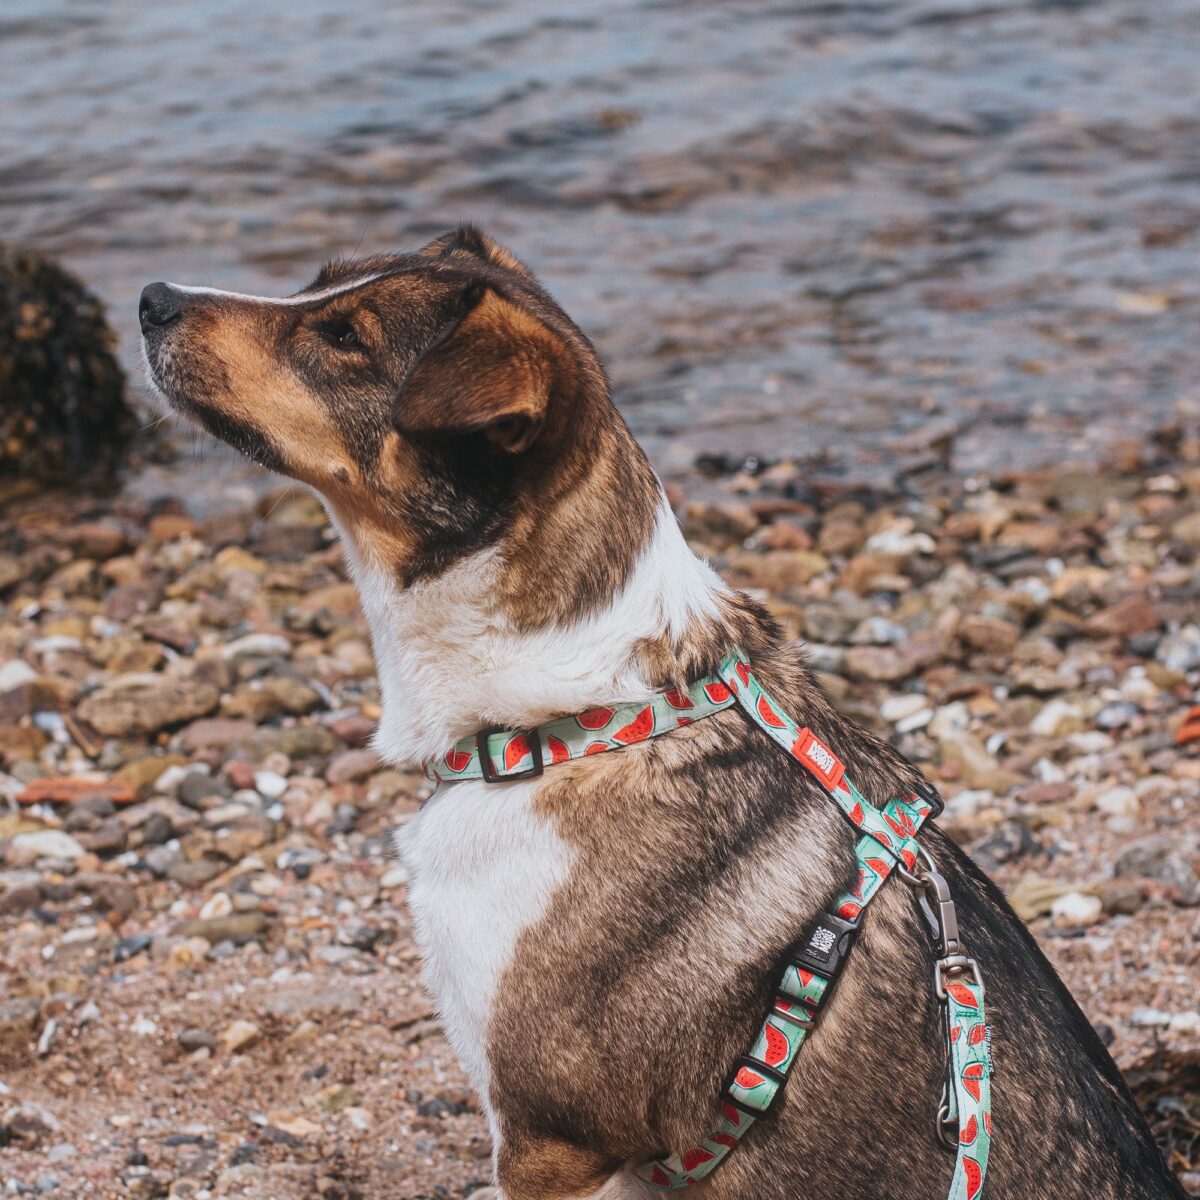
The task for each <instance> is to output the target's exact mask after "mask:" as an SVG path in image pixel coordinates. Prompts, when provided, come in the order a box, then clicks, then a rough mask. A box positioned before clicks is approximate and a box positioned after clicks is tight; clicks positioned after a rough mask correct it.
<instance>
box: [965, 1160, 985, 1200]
mask: <svg viewBox="0 0 1200 1200" xmlns="http://www.w3.org/2000/svg"><path fill="white" fill-rule="evenodd" d="M963 1175H964V1176H965V1178H966V1181H967V1200H975V1197H976V1196H978V1195H979V1189H980V1188H981V1187H983V1171H982V1170H981V1169H980V1166H979V1164H978V1163H977V1162H976V1161H975V1160H974V1159H973V1158H964V1159H963Z"/></svg>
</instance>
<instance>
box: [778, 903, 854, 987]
mask: <svg viewBox="0 0 1200 1200" xmlns="http://www.w3.org/2000/svg"><path fill="white" fill-rule="evenodd" d="M857 935H858V926H857V925H855V924H853V923H852V922H850V921H846V920H843V919H842V918H841V917H838V916H835V915H834V914H833V913H822V914H821V915H820V916H819V917H818V918H817V921H816V924H815V925H813V927H812V928H811V929H810V930H809V931H808V933H807V934H806V935H805V936H804V937H803V938H802V939H801V940H800V941H798V942H797V943H796V944H795V945H794V946H793V947H792V948H791V950H790V951H789V952H788V960H789V961H790V962H792V963H794V964H795V965H796V966H797V967H802V968H803V969H804V970H806V971H814V972H815V973H816V974H818V975H824V976H825V978H826V979H828V980H829V983H830V985H832V984H833V981H834V980H835V979H836V978H837V976H838V974H839V972H840V971H841V969H842V967H843V965H844V964H845V962H846V956H847V955H848V954H849V953H850V949H851V947H852V946H853V945H854V939H855V937H856V936H857Z"/></svg>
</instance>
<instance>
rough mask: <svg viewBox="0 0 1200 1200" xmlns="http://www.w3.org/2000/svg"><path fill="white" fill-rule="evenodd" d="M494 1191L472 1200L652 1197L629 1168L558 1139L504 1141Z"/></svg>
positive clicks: (478, 1194) (640, 1199) (633, 1199)
mask: <svg viewBox="0 0 1200 1200" xmlns="http://www.w3.org/2000/svg"><path fill="white" fill-rule="evenodd" d="M496 1166H497V1171H496V1173H497V1180H498V1185H497V1186H496V1187H495V1188H485V1189H483V1190H482V1191H478V1192H472V1193H471V1200H475V1198H476V1197H478V1200H645V1198H646V1197H648V1196H649V1195H650V1194H651V1193H650V1191H649V1190H648V1188H647V1186H646V1185H645V1184H643V1183H642V1182H641V1181H640V1180H639V1179H637V1178H636V1176H634V1175H632V1174H630V1173H629V1172H628V1171H627V1170H626V1169H625V1167H624V1165H620V1166H617V1167H616V1168H615V1169H614V1166H613V1163H612V1160H611V1159H609V1158H606V1157H605V1156H604V1155H601V1154H597V1153H596V1152H595V1151H593V1150H586V1149H584V1148H583V1147H580V1146H573V1145H570V1144H568V1143H567V1142H562V1141H559V1140H558V1139H556V1138H541V1137H539V1138H523V1139H522V1140H521V1141H520V1143H519V1144H518V1143H514V1142H510V1141H504V1142H502V1143H501V1146H500V1152H499V1154H497V1156H496Z"/></svg>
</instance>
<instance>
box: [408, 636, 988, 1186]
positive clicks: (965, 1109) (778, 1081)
mask: <svg viewBox="0 0 1200 1200" xmlns="http://www.w3.org/2000/svg"><path fill="white" fill-rule="evenodd" d="M735 704H736V705H739V706H740V707H741V708H742V709H743V710H744V711H745V712H746V713H747V714H748V715H749V717H750V718H751V720H753V721H754V723H755V724H756V725H758V727H759V728H760V729H762V730H763V731H764V732H765V733H766V734H767V735H768V736H769V737H771V738H772V740H774V741H775V742H776V743H778V745H779V746H781V747H782V748H783V749H784V750H785V751H786V752H787V753H788V754H790V755H791V757H792V758H794V759H795V760H796V761H797V762H798V763H800V765H801V766H803V767H804V768H806V769H807V770H808V771H809V772H810V773H811V774H812V775H813V776H814V777H815V778H816V779H817V781H818V782H819V783H820V784H821V786H822V787H823V788H824V789H825V791H826V792H827V793H828V794H829V796H830V798H831V799H832V800H833V802H834V803H835V804H836V805H837V806H838V808H839V809H841V811H842V813H843V814H844V815H845V817H846V818H847V820H848V821H849V822H850V823H851V825H853V826H854V828H855V829H856V830H857V831H858V834H859V837H858V839H857V842H856V844H855V850H854V853H855V858H856V859H857V862H858V878H857V880H856V882H855V883H854V885H853V886H852V887H851V888H850V889H849V891H846V892H844V893H842V894H841V895H840V896H838V897H837V899H836V900H835V901H834V904H833V906H832V908H831V909H830V911H828V912H825V913H823V914H821V915H820V916H819V917H818V918H817V919H816V921H815V922H814V923H813V924H812V926H811V927H810V928H809V929H808V930H807V931H806V933H805V935H804V936H803V937H802V938H801V939H800V940H799V941H798V942H796V943H795V944H794V945H793V946H792V947H791V948H790V949H789V950H788V952H787V954H786V956H785V960H786V961H785V965H784V968H783V974H782V976H781V978H780V980H779V986H778V992H777V995H776V998H775V1001H774V1003H773V1005H772V1008H771V1011H770V1012H769V1013H768V1014H767V1017H766V1020H765V1021H764V1022H763V1025H762V1028H761V1029H760V1030H759V1033H758V1036H757V1038H755V1040H754V1043H753V1045H752V1046H751V1047H750V1052H749V1053H748V1054H745V1055H743V1056H742V1057H741V1058H739V1059H738V1060H737V1062H736V1063H735V1065H734V1068H733V1070H732V1072H731V1073H730V1075H729V1077H728V1079H727V1080H726V1083H725V1087H724V1090H723V1092H722V1095H721V1113H722V1115H721V1119H720V1122H719V1124H718V1125H717V1127H716V1128H715V1129H714V1130H713V1131H712V1133H710V1134H709V1136H708V1137H707V1138H705V1139H704V1140H703V1141H702V1142H700V1143H699V1145H696V1146H692V1147H690V1148H688V1149H686V1150H683V1151H680V1152H678V1153H673V1154H669V1155H667V1156H666V1157H664V1158H661V1159H658V1160H656V1161H654V1162H649V1163H645V1164H644V1165H642V1166H640V1167H638V1168H637V1170H636V1174H637V1175H638V1177H639V1178H641V1179H642V1180H644V1181H645V1182H646V1183H648V1184H651V1185H652V1186H654V1187H656V1188H660V1189H662V1190H664V1191H670V1190H674V1189H677V1188H683V1187H687V1186H688V1185H689V1184H692V1183H696V1182H698V1181H699V1180H701V1179H703V1178H705V1177H706V1176H708V1175H710V1174H712V1172H713V1171H714V1170H716V1168H717V1167H718V1166H719V1165H720V1164H721V1163H722V1162H723V1161H724V1159H725V1158H726V1157H727V1156H728V1155H729V1153H730V1152H731V1151H732V1150H733V1149H735V1148H736V1146H737V1144H738V1142H740V1141H741V1139H742V1138H743V1137H745V1136H746V1134H747V1133H748V1132H749V1130H750V1128H751V1127H752V1126H753V1125H754V1122H755V1121H758V1120H762V1119H764V1118H766V1117H769V1116H770V1115H771V1112H772V1110H773V1109H774V1107H775V1105H776V1103H777V1101H778V1100H779V1098H780V1096H781V1095H782V1093H783V1086H784V1084H785V1083H786V1082H787V1077H788V1072H789V1070H790V1069H791V1067H792V1064H793V1063H794V1062H795V1060H796V1055H797V1053H798V1052H799V1050H800V1047H801V1046H802V1045H803V1044H804V1041H805V1039H806V1038H807V1037H808V1036H809V1034H810V1033H811V1032H812V1030H813V1028H814V1026H815V1025H816V1024H817V1022H818V1019H819V1017H820V1013H821V1011H822V1009H823V1008H824V1006H825V1004H826V1003H827V1001H828V998H829V995H830V993H831V992H832V990H833V987H834V984H835V983H836V982H837V979H838V977H839V976H840V974H841V972H842V969H843V967H844V966H845V962H846V958H847V956H848V955H849V953H850V951H851V948H852V947H853V945H854V941H855V938H856V937H857V935H858V931H859V928H860V927H861V923H862V918H863V913H864V912H865V910H866V908H867V906H868V905H869V904H870V902H871V900H872V898H873V897H874V896H875V895H876V894H877V893H878V891H879V889H880V887H882V885H883V883H884V881H885V880H886V879H887V878H888V876H889V875H890V874H891V873H892V871H893V870H894V871H896V872H897V873H898V874H899V875H900V876H901V877H902V878H903V879H904V880H905V882H907V883H908V884H909V885H910V886H912V887H913V888H914V890H915V891H916V893H917V898H918V903H919V906H920V909H921V912H922V914H923V915H924V917H925V920H926V922H927V924H928V926H929V932H930V936H931V938H932V940H933V943H934V946H935V949H936V953H937V959H936V961H935V963H934V972H933V986H934V993H935V995H936V997H937V1000H938V1003H939V1005H940V1008H941V1015H942V1027H943V1030H944V1033H945V1038H946V1077H945V1083H944V1085H943V1091H942V1097H941V1102H940V1104H939V1106H938V1111H937V1117H936V1127H937V1132H938V1136H939V1138H940V1140H941V1141H942V1143H943V1144H944V1145H945V1146H946V1147H947V1148H948V1149H951V1150H953V1151H954V1152H955V1154H956V1159H955V1165H954V1173H953V1176H952V1177H951V1180H950V1192H949V1200H975V1198H976V1197H977V1196H979V1195H980V1194H981V1193H982V1191H983V1184H984V1179H985V1176H986V1174H987V1162H988V1151H989V1148H990V1145H991V1136H992V1117H991V1077H992V1059H991V1034H990V1031H989V1028H988V1025H987V1022H986V1018H985V1016H984V1007H983V1005H984V986H983V980H982V978H981V976H980V973H979V967H978V964H977V963H976V962H975V960H974V959H973V958H969V957H968V956H967V955H965V954H964V953H963V951H962V947H961V945H960V943H959V937H958V921H957V916H956V913H955V907H954V901H953V899H952V898H951V896H950V890H949V887H948V886H947V883H946V880H945V878H944V876H943V875H942V874H941V873H940V872H939V871H938V870H937V867H936V865H935V864H934V862H933V859H932V858H931V857H930V856H929V855H928V853H927V852H926V851H925V850H924V849H923V848H922V847H920V846H919V845H918V844H917V833H918V832H919V831H920V828H921V826H922V825H923V824H924V822H925V821H926V820H928V819H930V818H931V817H935V816H937V815H938V813H940V812H941V802H940V800H939V799H938V798H937V793H936V792H935V791H934V790H933V789H932V788H927V789H923V790H922V791H920V792H918V793H916V794H913V795H910V796H907V797H904V798H896V799H893V800H890V801H888V803H887V804H886V805H884V807H883V808H881V809H877V808H875V807H874V806H872V805H871V804H868V803H867V801H866V800H864V799H863V797H862V795H861V793H860V792H859V791H858V789H857V788H856V787H855V786H854V784H853V783H852V782H851V781H850V780H849V779H847V778H846V771H845V767H844V766H843V764H842V762H841V760H840V759H839V758H838V757H837V756H836V755H835V754H834V753H833V751H832V750H830V749H829V747H828V746H826V745H825V743H824V742H823V741H821V739H820V738H818V737H817V736H816V735H815V734H814V733H813V732H812V730H810V729H806V728H803V727H801V726H800V725H798V724H797V723H796V722H795V721H793V720H792V719H791V718H790V717H789V716H788V715H787V714H786V713H785V712H784V711H783V709H782V708H780V706H779V705H778V704H776V703H775V701H774V700H773V699H772V698H771V697H770V695H768V693H767V692H766V691H765V690H764V688H763V687H762V685H761V684H760V683H759V682H758V680H757V679H756V678H755V677H754V675H753V674H752V673H751V671H750V667H749V665H748V663H747V662H746V659H745V656H744V655H743V654H742V653H741V652H740V651H738V650H735V651H733V652H732V653H730V654H729V655H727V656H726V658H725V659H724V661H723V662H722V663H721V666H720V668H719V669H718V671H717V673H716V674H715V675H712V676H709V677H707V678H705V679H700V680H697V681H696V682H695V683H693V684H692V685H691V686H690V687H688V688H675V689H672V690H670V691H666V692H661V693H659V694H658V695H656V696H654V697H653V698H652V699H651V700H650V701H649V702H648V703H643V704H624V705H618V706H615V707H604V708H593V709H589V710H588V711H587V712H582V713H579V714H577V715H576V716H572V717H562V718H560V719H558V720H555V721H550V722H547V723H546V724H544V725H539V726H538V727H536V728H534V729H527V730H523V731H514V730H498V729H485V730H481V731H480V732H479V733H477V734H476V735H475V736H474V737H473V738H465V739H463V740H462V741H460V742H457V743H456V744H455V745H454V746H453V747H452V748H451V749H450V750H448V751H447V752H446V753H445V754H444V755H443V756H442V757H441V758H440V759H437V760H434V761H432V762H430V763H427V764H426V772H427V774H428V775H429V776H430V778H432V779H436V780H439V781H442V782H453V781H455V780H462V779H483V780H486V781H487V782H489V783H503V782H507V781H510V780H518V779H529V778H533V777H535V776H538V775H540V774H541V773H542V771H543V770H544V769H545V767H546V766H549V765H553V764H556V763H563V762H569V761H570V760H572V759H578V758H583V757H585V756H587V755H591V754H603V753H605V752H607V751H609V750H619V749H621V748H622V747H625V746H630V745H635V744H636V743H638V742H642V741H646V740H647V739H648V738H651V737H656V736H659V735H660V734H664V733H670V732H672V731H673V730H675V729H678V728H679V727H680V726H681V725H689V724H691V723H692V722H693V721H696V720H699V719H701V718H703V717H707V716H711V715H712V714H713V713H717V712H721V711H722V710H724V709H726V708H730V707H732V706H733V705H735Z"/></svg>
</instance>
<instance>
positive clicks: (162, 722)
mask: <svg viewBox="0 0 1200 1200" xmlns="http://www.w3.org/2000/svg"><path fill="white" fill-rule="evenodd" d="M220 699H221V692H220V689H219V688H218V687H217V686H216V685H215V684H212V683H209V682H208V681H207V680H203V679H195V678H193V679H166V678H162V677H159V676H147V675H130V676H124V677H122V678H119V679H117V680H114V681H113V682H112V683H109V684H105V685H104V686H103V687H101V688H99V689H97V690H96V691H95V692H93V693H91V695H89V696H87V697H86V698H85V699H84V700H83V701H82V702H81V703H80V705H79V715H80V716H81V717H82V718H83V719H84V720H85V721H87V722H88V723H89V724H90V725H92V726H93V727H94V728H95V729H97V730H99V731H100V732H101V733H102V734H106V735H108V736H110V737H128V736H130V735H132V734H142V733H154V732H156V731H157V730H159V729H165V728H167V727H168V726H171V725H178V724H181V723H182V722H184V721H190V720H192V719H194V718H195V717H202V716H204V715H205V714H207V713H210V712H212V711H213V709H215V708H216V707H217V703H218V702H219V701H220Z"/></svg>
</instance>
